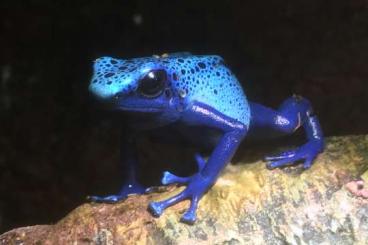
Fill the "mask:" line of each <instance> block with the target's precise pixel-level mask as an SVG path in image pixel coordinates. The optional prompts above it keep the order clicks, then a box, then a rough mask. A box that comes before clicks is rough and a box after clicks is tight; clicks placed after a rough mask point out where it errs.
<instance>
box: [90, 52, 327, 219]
mask: <svg viewBox="0 0 368 245" xmlns="http://www.w3.org/2000/svg"><path fill="white" fill-rule="evenodd" d="M89 90H90V91H91V93H92V94H93V95H94V96H95V97H96V98H98V99H100V100H101V101H102V102H104V103H106V104H108V105H110V106H111V107H112V109H114V110H118V111H128V112H130V113H131V114H133V115H134V114H139V115H140V116H142V115H143V116H147V118H146V119H144V120H142V119H141V120H140V121H139V123H135V124H134V125H131V126H132V128H134V129H135V130H137V131H139V130H147V129H155V128H159V127H163V126H169V125H178V126H175V127H177V129H178V131H182V132H185V133H184V134H185V135H187V136H189V137H191V138H192V140H193V141H197V142H198V141H201V142H202V141H203V142H206V143H208V144H210V145H212V146H213V147H214V148H213V151H212V154H211V155H210V156H209V158H208V160H207V161H206V160H204V159H203V158H202V157H201V156H200V155H199V154H196V155H195V159H196V161H197V164H198V172H197V173H196V174H194V175H192V176H189V177H179V176H176V175H174V174H172V173H170V172H167V171H166V172H164V174H163V178H162V180H161V182H162V184H163V185H169V184H182V185H186V186H187V187H186V188H185V189H184V190H183V191H182V192H181V193H179V194H177V195H176V196H174V197H171V198H168V199H166V200H164V201H160V202H151V203H150V204H149V210H150V211H151V213H152V214H153V215H154V216H160V215H161V214H162V212H163V211H164V210H165V209H166V208H167V207H169V206H171V205H174V204H175V203H178V202H180V201H182V200H185V199H189V200H190V201H191V204H190V207H189V209H188V210H187V211H186V212H185V213H184V215H183V216H182V219H181V220H182V221H183V222H186V223H193V222H195V220H196V209H197V206H198V201H199V200H200V199H201V197H202V196H203V194H204V193H205V192H206V191H207V190H208V189H209V188H210V187H211V186H212V185H213V184H214V183H215V181H216V179H217V177H218V176H219V174H220V173H221V170H222V169H223V168H224V167H225V166H226V164H227V163H228V162H229V161H230V160H231V158H232V156H233V155H234V153H235V151H236V149H237V148H238V146H239V144H240V142H241V141H242V140H243V138H244V137H245V136H246V135H247V134H248V133H249V135H251V136H257V135H258V136H260V137H269V136H270V135H286V134H291V133H293V132H294V131H295V130H297V129H298V128H299V127H301V126H302V127H303V128H304V130H305V133H306V137H307V143H306V144H304V145H302V146H301V147H299V148H297V149H295V150H291V151H287V152H283V153H281V154H279V155H277V156H268V157H266V158H265V159H266V160H267V161H268V164H267V167H268V168H270V169H272V168H277V167H283V166H286V165H291V164H294V163H295V162H299V161H302V162H303V166H304V168H305V169H307V168H309V167H311V165H312V162H313V160H314V159H315V158H316V157H317V155H318V154H319V153H320V152H322V150H323V147H324V139H323V134H322V130H321V127H320V125H319V122H318V119H317V117H316V116H315V115H314V114H313V112H312V107H311V104H310V103H309V101H308V100H306V99H305V98H302V97H300V96H292V97H290V98H288V99H287V100H285V101H284V102H283V103H282V105H281V106H280V107H279V108H278V109H277V110H273V109H270V108H267V107H265V106H262V105H260V104H257V103H253V102H250V101H248V100H247V98H246V96H245V94H244V92H243V89H242V88H241V86H240V84H239V82H238V80H237V79H236V77H235V75H234V74H232V72H231V71H230V70H229V69H228V68H227V67H226V65H225V64H224V62H223V60H222V58H221V57H219V56H215V55H192V54H190V53H174V54H170V55H163V56H153V57H144V58H136V59H129V60H120V59H114V58H110V57H102V58H99V59H97V60H96V61H95V64H94V75H93V78H92V81H91V84H90V87H89ZM195 127H201V128H203V127H205V128H208V129H211V130H213V131H210V132H212V133H210V134H205V135H198V134H190V133H188V132H190V129H193V128H195ZM266 129H268V130H270V129H271V131H272V132H273V133H274V134H268V133H267V135H264V134H263V135H262V132H265V130H266ZM126 131H131V129H128V130H126ZM125 137H127V138H126V140H124V141H122V142H123V144H122V149H121V150H122V156H123V157H124V160H123V161H122V163H123V165H124V168H125V174H126V178H125V179H126V182H125V184H124V185H123V187H122V189H121V191H120V192H119V193H118V194H117V195H110V196H104V197H99V196H91V197H89V198H90V200H92V201H96V202H117V201H119V200H121V199H123V198H126V197H127V195H129V194H133V193H138V194H140V193H144V192H145V188H144V187H143V186H142V185H140V184H139V183H138V182H137V180H136V165H137V164H136V163H137V161H136V157H135V153H134V137H135V136H134V134H131V135H130V136H129V135H128V136H127V135H126V134H125Z"/></svg>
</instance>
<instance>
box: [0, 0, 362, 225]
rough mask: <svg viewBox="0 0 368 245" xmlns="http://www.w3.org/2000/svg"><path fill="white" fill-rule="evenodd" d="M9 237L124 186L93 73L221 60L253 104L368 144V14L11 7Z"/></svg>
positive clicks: (2, 155)
mask: <svg viewBox="0 0 368 245" xmlns="http://www.w3.org/2000/svg"><path fill="white" fill-rule="evenodd" d="M0 6H1V9H2V11H1V15H0V31H1V32H0V54H1V60H0V118H1V121H0V232H3V231H6V230H8V229H10V228H13V227H16V226H24V225H31V224H40V223H50V222H55V221H57V220H58V219H59V218H60V217H62V216H63V215H65V214H66V213H67V212H69V211H70V210H72V209H73V208H75V207H76V206H77V205H79V204H81V203H82V202H84V197H85V196H86V195H87V194H91V193H106V192H111V191H112V190H113V189H114V188H116V187H117V185H118V183H120V181H119V180H118V178H117V175H116V172H117V169H116V165H117V161H118V143H119V142H118V141H119V139H118V137H117V132H118V129H117V128H118V127H116V126H117V125H115V124H114V123H112V122H111V121H109V120H106V119H104V118H106V117H105V114H104V113H102V112H100V111H97V110H95V109H94V106H93V103H92V101H91V99H90V98H89V95H88V91H87V87H88V83H89V79H90V76H91V65H92V61H93V60H94V59H96V58H98V57H99V56H103V55H109V56H114V57H121V58H129V57H130V58H131V57H139V56H150V55H152V54H161V53H165V52H177V51H190V52H192V53H197V54H219V55H221V56H223V57H224V58H225V60H226V62H227V63H228V64H229V65H230V67H231V68H232V70H233V72H234V73H235V74H237V77H238V78H239V80H240V81H241V83H242V84H243V86H244V88H245V91H246V94H247V96H248V97H249V98H250V99H252V100H256V101H258V102H261V103H264V104H265V105H268V106H272V107H277V106H278V104H280V103H281V102H282V100H283V99H285V98H287V97H288V96H290V95H292V94H293V93H298V94H301V95H303V96H305V97H307V98H308V99H310V100H311V101H312V103H313V105H314V108H315V111H316V112H317V114H318V115H319V117H320V121H321V124H322V126H323V129H324V132H325V134H326V135H345V134H362V133H367V132H368V113H367V112H368V110H367V105H368V98H367V97H368V85H367V84H368V3H367V2H366V1H364V0H353V1H331V0H328V1H310V0H309V1H307V0H288V1H278V0H270V1H254V0H252V1H214V0H212V1H209V0H206V1H184V0H183V1H178V0H166V1H142V0H138V1H124V0H120V1H105V2H104V1H46V0H33V1H32V0H28V1H13V0H2V1H1V5H0Z"/></svg>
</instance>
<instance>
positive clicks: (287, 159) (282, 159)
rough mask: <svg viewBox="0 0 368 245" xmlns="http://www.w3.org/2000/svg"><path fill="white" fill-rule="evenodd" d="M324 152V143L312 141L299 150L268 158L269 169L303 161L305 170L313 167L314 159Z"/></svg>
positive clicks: (266, 158)
mask: <svg viewBox="0 0 368 245" xmlns="http://www.w3.org/2000/svg"><path fill="white" fill-rule="evenodd" d="M322 150H323V141H319V140H311V141H309V142H308V143H306V144H305V145H302V146H301V147H299V148H298V149H295V150H291V151H286V152H283V153H281V154H279V155H276V156H266V157H265V160H266V161H268V164H267V168H269V169H273V168H277V167H283V166H288V165H292V164H294V163H295V162H297V161H303V167H304V169H308V168H310V167H311V166H312V163H313V161H314V159H315V158H316V157H317V155H318V154H319V153H320V152H322Z"/></svg>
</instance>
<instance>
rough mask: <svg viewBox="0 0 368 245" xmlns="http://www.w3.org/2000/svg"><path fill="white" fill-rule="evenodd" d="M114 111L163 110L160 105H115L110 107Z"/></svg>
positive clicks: (154, 111)
mask: <svg viewBox="0 0 368 245" xmlns="http://www.w3.org/2000/svg"><path fill="white" fill-rule="evenodd" d="M112 109H113V110H116V111H123V112H142V113H143V112H144V113H159V112H162V111H164V108H160V107H157V108H155V107H137V106H116V107H114V108H112Z"/></svg>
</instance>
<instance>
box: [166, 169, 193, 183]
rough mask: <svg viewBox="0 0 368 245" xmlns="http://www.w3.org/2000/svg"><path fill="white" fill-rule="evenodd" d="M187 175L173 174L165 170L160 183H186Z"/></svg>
mask: <svg viewBox="0 0 368 245" xmlns="http://www.w3.org/2000/svg"><path fill="white" fill-rule="evenodd" d="M188 181H189V178H188V177H179V176H176V175H175V174H172V173H170V172H169V171H165V172H164V175H163V176H162V179H161V183H162V184H163V185H170V184H186V183H188Z"/></svg>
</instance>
